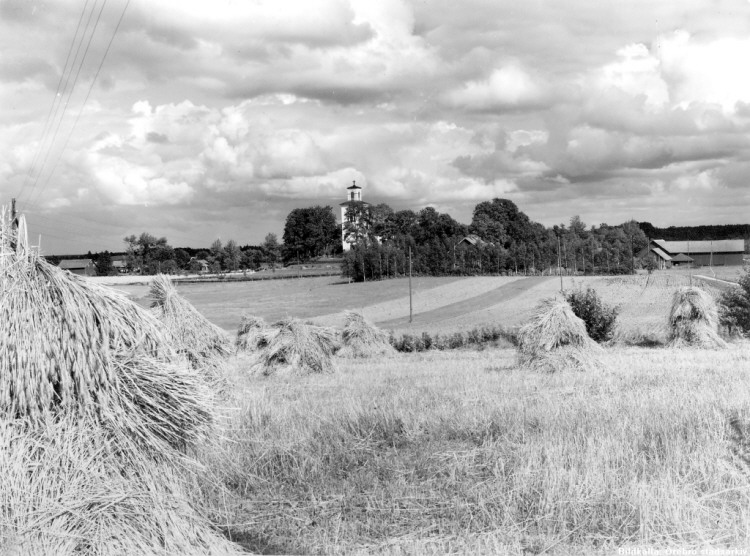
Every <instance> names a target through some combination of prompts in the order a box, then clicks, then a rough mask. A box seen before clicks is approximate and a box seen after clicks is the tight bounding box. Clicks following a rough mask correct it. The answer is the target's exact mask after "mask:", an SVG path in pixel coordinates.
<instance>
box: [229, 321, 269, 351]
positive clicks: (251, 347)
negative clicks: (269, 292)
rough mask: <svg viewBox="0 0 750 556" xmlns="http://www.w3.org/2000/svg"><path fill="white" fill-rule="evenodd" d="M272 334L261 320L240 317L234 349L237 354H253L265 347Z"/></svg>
mask: <svg viewBox="0 0 750 556" xmlns="http://www.w3.org/2000/svg"><path fill="white" fill-rule="evenodd" d="M274 333H275V331H272V330H271V329H269V327H268V324H267V323H266V321H264V320H263V319H262V318H260V317H254V316H252V315H242V320H241V321H240V326H239V328H238V329H237V339H236V340H235V347H236V348H237V351H238V352H255V351H256V350H258V349H261V348H263V347H265V346H267V345H268V342H269V341H270V340H271V338H272V337H273V335H274Z"/></svg>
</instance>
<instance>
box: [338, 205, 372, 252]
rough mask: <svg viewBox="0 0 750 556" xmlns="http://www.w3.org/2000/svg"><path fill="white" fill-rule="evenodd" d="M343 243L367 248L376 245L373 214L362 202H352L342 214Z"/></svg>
mask: <svg viewBox="0 0 750 556" xmlns="http://www.w3.org/2000/svg"><path fill="white" fill-rule="evenodd" d="M343 227H344V241H346V242H347V243H350V244H352V245H357V246H361V247H367V246H369V245H374V244H376V243H377V242H378V241H377V236H376V234H375V227H374V225H373V213H372V210H371V208H370V206H369V205H367V204H366V203H363V202H362V201H352V202H351V203H349V206H348V207H347V208H346V213H345V214H344V224H343Z"/></svg>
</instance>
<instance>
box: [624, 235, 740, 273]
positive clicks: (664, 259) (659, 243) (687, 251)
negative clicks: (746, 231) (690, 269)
mask: <svg viewBox="0 0 750 556" xmlns="http://www.w3.org/2000/svg"><path fill="white" fill-rule="evenodd" d="M744 253H745V240H744V239H722V240H716V241H665V240H663V239H652V240H651V241H650V242H649V244H648V247H645V248H644V249H642V250H641V252H640V253H638V256H639V257H641V258H646V257H651V258H653V259H654V260H655V261H656V264H657V267H658V268H669V267H671V266H681V265H688V264H690V265H693V266H730V265H733V266H742V262H743V261H742V256H743V254H744Z"/></svg>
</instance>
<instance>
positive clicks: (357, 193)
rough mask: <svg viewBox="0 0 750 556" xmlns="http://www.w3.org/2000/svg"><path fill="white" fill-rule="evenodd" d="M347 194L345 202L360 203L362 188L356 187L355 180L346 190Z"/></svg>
mask: <svg viewBox="0 0 750 556" xmlns="http://www.w3.org/2000/svg"><path fill="white" fill-rule="evenodd" d="M346 190H347V191H348V192H349V194H348V196H347V199H346V200H347V201H361V200H362V188H361V187H360V186H358V185H357V181H356V180H352V184H351V185H350V186H349V187H347V188H346Z"/></svg>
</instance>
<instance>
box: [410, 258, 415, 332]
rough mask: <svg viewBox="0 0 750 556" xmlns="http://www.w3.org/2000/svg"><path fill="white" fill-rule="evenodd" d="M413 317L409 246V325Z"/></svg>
mask: <svg viewBox="0 0 750 556" xmlns="http://www.w3.org/2000/svg"><path fill="white" fill-rule="evenodd" d="M413 317H414V314H413V305H412V299H411V246H409V322H410V323H411V321H412V319H413Z"/></svg>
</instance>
